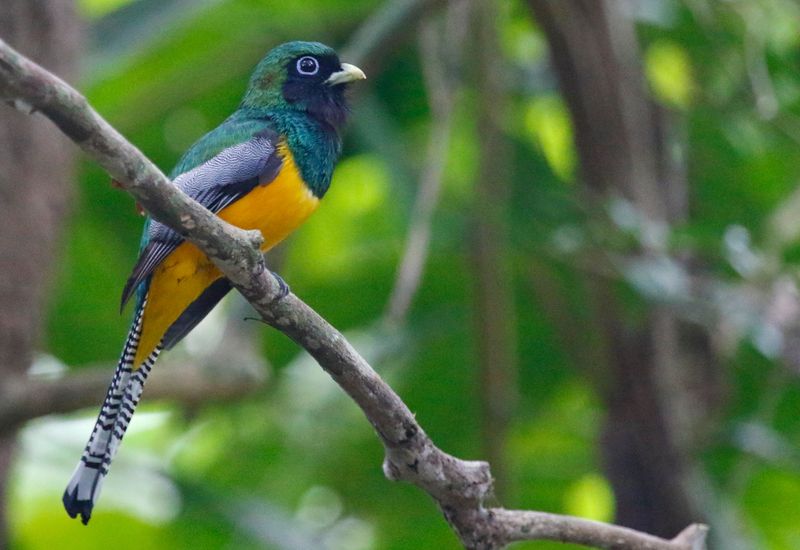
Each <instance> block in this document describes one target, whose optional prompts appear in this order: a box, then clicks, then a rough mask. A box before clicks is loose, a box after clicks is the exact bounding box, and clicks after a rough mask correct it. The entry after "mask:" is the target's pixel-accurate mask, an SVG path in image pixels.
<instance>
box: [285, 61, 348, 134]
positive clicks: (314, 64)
mask: <svg viewBox="0 0 800 550" xmlns="http://www.w3.org/2000/svg"><path fill="white" fill-rule="evenodd" d="M341 70H342V66H341V64H340V62H339V58H338V57H336V56H335V55H324V56H315V55H302V56H299V57H296V58H294V59H292V60H291V61H290V62H289V63H288V65H287V67H286V71H287V73H288V74H287V77H286V82H285V83H284V85H283V97H284V99H286V101H287V102H288V103H290V104H292V105H295V106H298V107H300V108H304V109H305V110H306V111H307V112H308V113H309V114H310V115H311V116H313V117H314V118H316V119H317V120H319V121H321V122H325V123H326V124H330V125H331V126H333V127H334V128H338V127H340V126H341V125H342V124H343V123H344V120H345V118H346V116H347V105H346V102H345V99H344V88H345V85H344V84H337V85H335V86H330V85H328V84H326V83H325V81H326V80H328V78H330V76H331V75H332V74H333V73H335V72H338V71H341Z"/></svg>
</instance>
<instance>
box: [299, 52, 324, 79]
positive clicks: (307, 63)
mask: <svg viewBox="0 0 800 550" xmlns="http://www.w3.org/2000/svg"><path fill="white" fill-rule="evenodd" d="M297 72H298V73H300V74H303V75H307V76H311V75H315V74H317V73H318V72H319V61H317V60H316V59H314V58H313V57H311V56H310V55H306V56H303V57H301V58H300V59H298V60H297Z"/></svg>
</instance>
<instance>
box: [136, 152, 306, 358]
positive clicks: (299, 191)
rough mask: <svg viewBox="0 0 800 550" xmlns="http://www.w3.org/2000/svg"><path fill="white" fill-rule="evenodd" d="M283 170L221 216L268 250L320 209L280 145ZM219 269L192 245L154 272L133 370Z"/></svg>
mask: <svg viewBox="0 0 800 550" xmlns="http://www.w3.org/2000/svg"><path fill="white" fill-rule="evenodd" d="M278 153H279V154H280V155H281V157H282V158H283V165H282V167H281V171H280V172H279V173H278V175H277V177H276V178H275V179H274V180H273V181H272V182H270V183H269V184H266V185H263V186H258V187H256V188H255V189H253V190H252V191H250V192H249V193H248V194H247V195H245V196H244V197H242V198H241V199H239V200H238V201H236V202H235V203H233V204H231V205H230V206H228V207H226V208H224V209H223V210H222V211H220V213H219V217H220V218H222V219H223V220H225V221H227V222H229V223H231V224H233V225H236V226H238V227H241V228H243V229H258V230H259V231H261V234H262V235H263V236H264V244H263V245H262V247H261V248H262V250H264V251H266V250H269V249H270V248H272V247H273V246H275V245H276V244H278V243H279V242H281V241H282V240H283V239H285V238H286V237H287V236H288V235H289V234H290V233H291V232H292V231H294V230H295V229H297V228H298V227H299V226H300V225H301V224H302V223H303V222H304V221H305V220H306V219H308V217H309V216H310V215H311V214H312V213H313V212H314V210H316V209H317V206H318V205H319V199H318V198H317V197H315V196H314V195H313V193H311V191H310V190H309V189H308V187H307V186H306V184H305V183H304V182H303V178H302V177H301V176H300V172H299V170H298V169H297V165H296V164H295V162H294V158H293V157H292V154H291V152H290V151H289V149H288V148H287V147H286V145H285V143H282V144H281V145H280V146H279V147H278ZM221 275H222V274H221V273H220V272H219V270H218V269H217V268H216V266H215V265H214V264H213V263H212V262H211V261H210V260H209V259H208V258H207V257H206V255H205V254H203V253H202V252H201V251H200V249H198V248H197V247H196V246H194V245H193V244H191V243H188V242H184V243H182V244H181V245H180V246H178V248H176V249H175V250H174V251H173V252H172V253H171V254H170V255H169V256H167V257H166V258H165V259H164V261H163V262H162V263H161V264H160V265H159V266H158V267H157V268H156V270H155V271H154V272H153V277H152V279H151V282H150V287H149V289H148V293H147V305H146V306H145V310H144V316H143V321H142V336H141V339H140V343H139V348H138V349H137V351H136V357H135V358H134V363H133V364H134V367H135V368H138V367H139V365H141V363H142V362H143V361H144V360H145V359H146V358H147V356H148V355H149V354H150V352H152V351H153V350H154V349H155V347H156V346H157V345H158V343H159V342H160V341H161V338H162V337H163V336H164V333H165V332H166V331H167V329H168V328H169V327H170V325H172V323H174V322H175V320H176V319H177V318H178V317H179V316H180V314H181V313H183V311H184V310H185V309H186V308H187V307H188V306H189V304H191V303H192V302H194V301H195V300H196V299H197V298H198V297H199V296H200V294H202V293H203V291H204V290H205V289H206V288H208V286H209V285H210V284H211V283H213V282H214V281H215V280H216V279H218V278H219V277H221Z"/></svg>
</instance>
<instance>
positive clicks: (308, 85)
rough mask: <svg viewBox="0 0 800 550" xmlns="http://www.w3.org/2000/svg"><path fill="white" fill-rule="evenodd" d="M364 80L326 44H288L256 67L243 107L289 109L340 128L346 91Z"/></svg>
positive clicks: (359, 72) (359, 71)
mask: <svg viewBox="0 0 800 550" xmlns="http://www.w3.org/2000/svg"><path fill="white" fill-rule="evenodd" d="M363 78H366V76H364V73H363V72H362V71H361V69H359V68H358V67H355V66H353V65H349V64H347V63H341V62H340V61H339V57H338V56H337V55H336V52H335V51H333V49H331V48H329V47H328V46H326V45H324V44H320V43H319V42H287V43H285V44H281V45H280V46H277V47H276V48H274V49H273V50H272V51H270V52H269V53H268V54H267V55H266V56H265V57H264V59H262V60H261V61H260V62H259V64H258V65H256V68H255V70H254V71H253V75H252V76H251V77H250V84H249V85H248V87H247V92H245V95H244V99H243V100H242V107H246V108H251V109H275V108H287V107H288V108H290V109H296V110H298V111H302V112H306V113H308V114H309V115H311V116H312V117H314V118H315V119H317V120H319V121H321V122H324V123H327V124H329V125H331V126H333V127H334V128H338V127H340V126H341V125H342V123H343V122H344V120H345V116H346V114H347V105H346V102H345V98H344V89H345V87H346V85H347V83H348V82H353V81H354V80H361V79H363Z"/></svg>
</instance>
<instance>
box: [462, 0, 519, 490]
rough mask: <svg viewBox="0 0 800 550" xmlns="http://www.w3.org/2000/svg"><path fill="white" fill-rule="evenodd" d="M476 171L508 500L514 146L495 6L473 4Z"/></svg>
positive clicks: (478, 303) (491, 438)
mask: <svg viewBox="0 0 800 550" xmlns="http://www.w3.org/2000/svg"><path fill="white" fill-rule="evenodd" d="M474 6H475V9H474V14H475V17H474V20H475V22H474V25H475V32H474V36H475V44H476V46H477V49H476V50H475V57H474V59H475V70H476V78H477V92H478V93H477V100H478V104H477V139H478V143H479V149H478V169H477V181H476V183H475V202H474V204H473V222H472V223H473V234H472V249H471V256H472V263H473V265H474V273H475V332H476V342H477V348H478V368H479V380H480V387H479V393H480V406H481V422H482V425H481V442H482V446H483V450H482V451H483V456H484V457H485V458H486V459H487V460H488V461H489V462H490V463H491V465H492V473H493V474H494V476H495V478H496V479H495V491H496V493H497V495H498V496H500V497H506V496H507V495H506V493H507V489H508V484H507V477H508V476H507V465H506V462H507V460H506V452H505V448H506V439H507V432H508V427H509V423H510V420H511V417H512V414H513V409H514V404H515V402H516V400H517V399H516V397H517V374H516V369H517V365H516V363H517V357H516V354H517V343H516V330H517V326H516V313H515V311H514V290H513V288H514V281H513V276H512V269H511V254H510V251H509V249H510V245H509V238H510V230H509V227H508V218H509V208H508V195H509V181H508V172H507V170H506V169H505V167H506V166H508V162H509V160H510V159H509V147H508V142H507V139H506V137H505V135H504V132H503V127H502V124H503V111H504V109H505V104H506V100H505V94H506V92H505V89H506V87H505V86H504V84H503V82H502V76H503V75H502V71H501V70H500V69H501V64H500V63H499V61H498V60H500V59H502V56H501V55H500V47H499V37H498V29H497V21H498V17H497V11H498V10H497V3H496V2H494V1H492V0H479V1H478V2H476V3H475V5H474Z"/></svg>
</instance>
